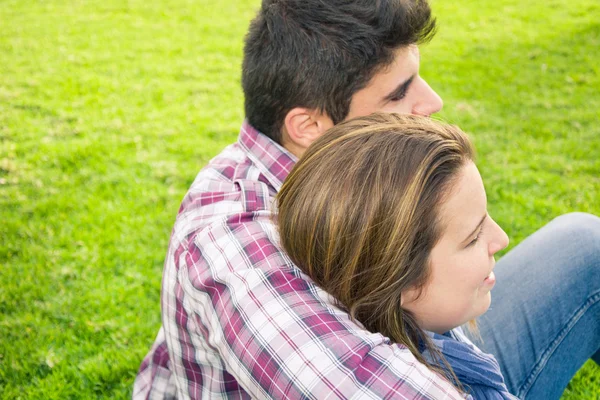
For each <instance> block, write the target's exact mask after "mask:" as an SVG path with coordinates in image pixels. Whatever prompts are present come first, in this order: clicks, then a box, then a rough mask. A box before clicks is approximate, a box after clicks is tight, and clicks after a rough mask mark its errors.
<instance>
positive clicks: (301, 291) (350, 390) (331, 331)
mask: <svg viewBox="0 0 600 400" xmlns="http://www.w3.org/2000/svg"><path fill="white" fill-rule="evenodd" d="M295 161H296V159H295V158H294V156H293V155H291V154H290V153H288V152H287V151H286V150H285V149H283V148H282V147H280V146H279V145H277V144H276V143H274V142H273V141H271V140H270V139H268V138H267V137H266V136H264V135H262V134H260V133H259V132H257V131H256V130H255V129H253V128H252V127H251V126H250V125H249V124H248V123H246V122H245V123H244V124H243V125H242V128H241V132H240V136H239V140H238V142H237V143H235V144H233V145H231V146H229V147H227V148H226V149H225V150H223V152H222V153H221V154H220V155H218V156H217V157H215V158H214V159H213V160H212V161H211V162H210V163H209V164H208V165H207V166H206V167H205V168H204V169H202V171H200V173H199V174H198V176H197V178H196V180H195V181H194V183H193V184H192V187H191V188H190V190H189V192H188V193H187V195H186V196H185V198H184V200H183V203H182V205H181V208H180V210H179V214H178V216H177V220H176V223H175V227H174V229H173V233H172V237H171V242H170V246H169V250H168V254H167V259H166V262H165V269H164V276H163V285H162V320H163V326H162V328H161V330H160V332H159V334H158V337H157V339H156V342H155V344H154V346H153V347H152V349H151V350H150V353H149V354H148V355H147V356H146V358H145V359H144V361H143V363H142V365H141V367H140V371H139V373H138V376H137V378H136V381H135V385H134V392H133V398H134V399H164V398H182V399H188V398H193V399H199V398H203V399H208V398H211V399H212V398H240V399H246V398H281V399H283V398H285V399H300V398H308V399H316V398H319V399H321V398H323V399H346V398H361V399H381V398H385V399H391V398H398V399H459V398H462V396H461V395H459V394H458V393H457V392H456V390H455V389H454V388H453V387H452V386H451V385H450V384H449V383H448V382H447V381H446V380H444V379H442V378H441V377H440V376H439V375H437V374H436V373H434V372H432V371H430V370H429V369H428V368H426V367H425V366H423V365H421V364H420V363H419V362H417V360H416V359H415V358H414V357H413V356H412V354H411V353H410V351H408V350H407V349H406V348H404V347H403V346H400V345H397V344H392V343H390V341H389V339H388V338H386V337H384V336H382V335H380V334H373V333H370V332H368V331H367V330H365V329H364V328H363V327H361V326H360V324H357V323H355V322H352V321H351V320H350V319H349V316H348V315H347V314H346V313H344V312H342V311H341V310H339V309H338V308H336V307H335V305H334V302H333V300H332V299H331V298H330V296H328V295H327V293H325V292H323V291H322V290H321V289H319V288H318V287H317V286H316V285H315V284H314V283H313V282H312V281H311V280H310V279H309V278H308V277H307V276H305V275H303V274H302V273H301V271H300V270H299V269H298V268H296V267H295V266H294V265H293V264H292V262H291V261H290V260H289V258H288V257H287V256H286V255H285V254H284V253H283V252H282V250H281V248H280V245H279V242H278V236H277V231H276V227H275V225H274V223H273V221H272V219H271V218H272V217H271V213H272V211H273V204H272V203H273V198H274V196H275V194H276V193H277V191H278V190H279V189H280V187H281V184H282V182H283V180H284V179H285V177H286V176H287V175H288V173H289V171H290V170H291V168H292V167H293V165H294V163H295Z"/></svg>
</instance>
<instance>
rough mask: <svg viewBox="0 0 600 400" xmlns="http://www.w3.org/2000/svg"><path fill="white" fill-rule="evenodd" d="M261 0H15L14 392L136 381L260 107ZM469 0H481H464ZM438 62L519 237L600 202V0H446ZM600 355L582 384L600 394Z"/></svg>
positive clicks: (444, 87) (110, 389) (4, 167)
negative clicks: (187, 209) (189, 201)
mask: <svg viewBox="0 0 600 400" xmlns="http://www.w3.org/2000/svg"><path fill="white" fill-rule="evenodd" d="M258 4H259V1H258V0H253V1H247V0H243V1H242V0H236V1H216V0H214V1H206V0H202V1H201V0H194V1H192V0H188V1H186V0H165V1H154V0H145V1H141V0H128V1H125V0H103V1H85V2H84V1H77V0H56V1H41V0H39V1H34V0H31V1H22V0H0V396H1V397H2V398H6V399H13V398H23V399H30V398H44V399H53V398H56V399H59V398H60V399H63V398H81V399H87V398H106V397H117V398H127V397H129V396H130V393H131V386H132V382H133V378H134V376H135V373H136V371H137V368H138V366H139V364H140V361H141V359H142V358H143V356H144V355H145V354H146V352H147V350H148V348H149V347H150V345H151V343H152V341H153V339H154V335H155V334H156V332H157V330H158V327H159V325H160V303H159V297H160V281H161V272H162V263H163V259H164V255H165V251H166V246H167V241H168V238H169V233H170V230H171V227H172V223H173V221H174V217H175V214H176V212H177V209H178V206H179V202H180V200H181V198H182V197H183V194H184V193H185V191H186V188H187V187H188V186H189V184H190V183H191V182H192V180H193V178H194V176H195V174H196V173H197V171H198V170H199V169H200V168H201V167H202V165H203V164H205V163H206V162H207V161H208V160H209V159H210V158H211V157H212V156H213V155H215V154H216V153H217V152H218V151H219V150H220V149H221V148H223V147H224V146H225V145H226V144H228V143H230V142H232V141H234V140H235V138H236V136H237V130H238V128H239V126H240V123H241V121H242V118H243V110H242V94H241V90H240V83H239V77H240V62H241V47H242V38H243V35H244V33H245V30H246V28H247V23H248V20H249V19H250V18H251V17H252V15H253V14H254V11H255V9H256V7H257V6H258ZM466 4H468V5H466ZM434 10H435V12H436V15H437V16H438V19H439V24H440V29H439V33H438V35H437V37H436V39H434V41H433V42H432V43H431V44H430V45H428V46H426V47H424V48H423V50H422V60H423V63H422V69H421V72H422V75H423V76H424V77H425V78H426V79H427V80H428V81H429V83H430V84H431V85H432V86H433V87H435V88H436V89H437V90H438V91H439V93H440V94H441V95H442V97H443V98H444V100H445V104H446V106H445V109H444V112H443V113H442V114H441V117H442V118H444V119H446V120H449V121H452V122H455V123H458V124H459V125H460V126H461V127H463V128H464V129H465V130H467V131H468V132H471V133H472V135H473V137H474V138H475V141H476V146H477V149H478V153H479V165H480V168H481V170H482V174H483V176H484V179H485V181H486V184H487V188H488V196H489V201H490V211H491V213H493V215H494V216H495V218H496V219H497V220H498V222H499V223H501V224H502V225H503V226H504V228H505V230H506V231H507V232H508V233H509V234H510V236H511V239H512V245H514V244H516V243H518V242H519V241H520V240H522V239H523V238H524V237H526V236H527V235H529V234H530V233H532V232H533V231H535V230H536V229H538V228H539V227H541V226H542V225H543V224H544V223H546V222H547V221H549V220H550V219H551V218H553V217H555V216H558V215H560V214H563V213H566V212H570V211H575V210H577V211H586V212H591V213H595V214H599V215H600V201H599V200H600V127H599V122H600V121H599V119H598V110H599V109H600V96H599V94H598V93H599V91H600V68H599V65H600V51H599V49H600V24H599V23H598V17H599V16H600V3H598V1H597V0H571V1H569V2H564V1H557V0H545V1H541V0H535V1H529V2H523V1H516V0H502V1H500V0H493V1H492V0H485V1H478V2H450V1H441V0H436V1H435V2H434ZM599 397H600V368H599V367H598V366H596V365H595V364H592V363H591V362H588V364H586V366H585V367H584V368H583V369H582V370H581V371H580V373H579V374H578V375H577V377H576V378H575V379H574V381H573V382H572V383H571V385H570V387H569V388H568V390H567V392H566V393H565V395H564V397H563V398H565V399H598V398H599Z"/></svg>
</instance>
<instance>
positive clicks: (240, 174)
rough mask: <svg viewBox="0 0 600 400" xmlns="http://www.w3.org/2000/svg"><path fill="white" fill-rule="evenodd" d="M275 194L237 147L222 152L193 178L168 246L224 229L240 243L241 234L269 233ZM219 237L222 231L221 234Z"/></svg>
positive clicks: (259, 172) (235, 145)
mask: <svg viewBox="0 0 600 400" xmlns="http://www.w3.org/2000/svg"><path fill="white" fill-rule="evenodd" d="M275 195H276V190H275V189H274V188H273V187H272V185H270V184H269V182H268V180H267V179H265V177H264V176H263V175H262V173H261V170H260V168H259V167H257V166H256V165H255V164H254V163H253V162H252V160H251V159H250V158H249V157H248V156H247V154H246V153H245V151H244V150H243V149H242V148H241V147H240V146H239V145H237V144H233V145H230V146H228V147H227V148H225V149H224V150H223V151H222V152H221V153H220V154H218V155H217V156H216V157H214V158H213V159H212V160H211V161H210V162H209V163H208V164H207V165H206V166H205V167H204V168H202V170H201V171H200V172H199V173H198V175H197V176H196V179H195V180H194V182H193V184H192V186H191V187H190V189H189V190H188V192H187V193H186V195H185V197H184V199H183V201H182V203H181V207H180V209H179V212H178V215H177V219H176V222H175V227H174V229H173V232H172V236H173V237H172V244H173V241H175V242H179V243H181V242H188V241H189V239H190V238H191V237H194V241H196V240H197V238H198V237H201V236H203V234H205V233H207V232H212V233H211V234H212V235H215V234H216V233H217V232H221V231H223V229H224V228H227V229H229V230H230V233H231V234H235V235H236V239H239V240H243V238H244V233H243V231H244V230H246V231H247V232H253V234H254V235H258V233H259V232H258V231H264V230H267V231H271V228H270V226H271V225H272V220H271V208H272V203H273V199H274V196H275ZM222 233H223V234H225V233H224V231H223V232H222Z"/></svg>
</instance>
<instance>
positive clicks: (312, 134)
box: [282, 107, 333, 156]
mask: <svg viewBox="0 0 600 400" xmlns="http://www.w3.org/2000/svg"><path fill="white" fill-rule="evenodd" d="M332 126H333V121H332V120H331V118H329V117H328V116H327V115H326V114H325V113H322V112H321V111H319V110H312V109H308V108H303V107H296V108H292V109H291V110H290V111H289V112H288V113H287V115H286V116H285V120H284V132H283V137H282V144H283V146H284V147H285V148H287V149H288V150H290V151H291V152H292V153H293V154H295V155H297V156H300V155H301V154H302V153H304V150H306V149H307V148H308V146H310V145H311V143H312V142H314V141H315V140H317V138H319V137H320V136H321V135H322V134H323V133H325V131H326V130H327V129H329V128H331V127H332Z"/></svg>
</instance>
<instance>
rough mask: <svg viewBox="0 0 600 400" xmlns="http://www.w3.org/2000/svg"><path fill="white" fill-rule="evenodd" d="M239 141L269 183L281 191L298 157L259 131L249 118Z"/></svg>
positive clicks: (241, 131) (243, 125) (243, 126)
mask: <svg viewBox="0 0 600 400" xmlns="http://www.w3.org/2000/svg"><path fill="white" fill-rule="evenodd" d="M238 143H239V144H240V146H242V148H243V149H244V150H245V151H246V153H247V154H248V157H249V158H250V159H251V160H252V162H253V163H254V164H255V165H256V166H257V168H258V169H259V170H260V172H261V173H262V174H263V175H264V176H265V177H266V178H267V180H268V181H269V183H271V185H273V187H274V188H275V190H276V191H278V192H279V189H281V185H282V184H283V181H284V180H285V178H287V176H288V174H289V173H290V171H291V170H292V168H293V167H294V164H296V162H297V161H298V158H297V157H296V156H294V155H293V154H292V153H290V152H289V151H287V150H286V149H284V148H283V147H282V146H280V145H278V144H277V143H275V142H274V141H273V140H271V139H270V138H268V137H267V136H266V135H264V134H262V133H260V132H259V131H257V130H256V129H255V128H254V127H253V126H252V125H250V123H249V122H248V121H247V120H245V121H244V123H243V124H242V127H241V129H240V135H239V137H238Z"/></svg>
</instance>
